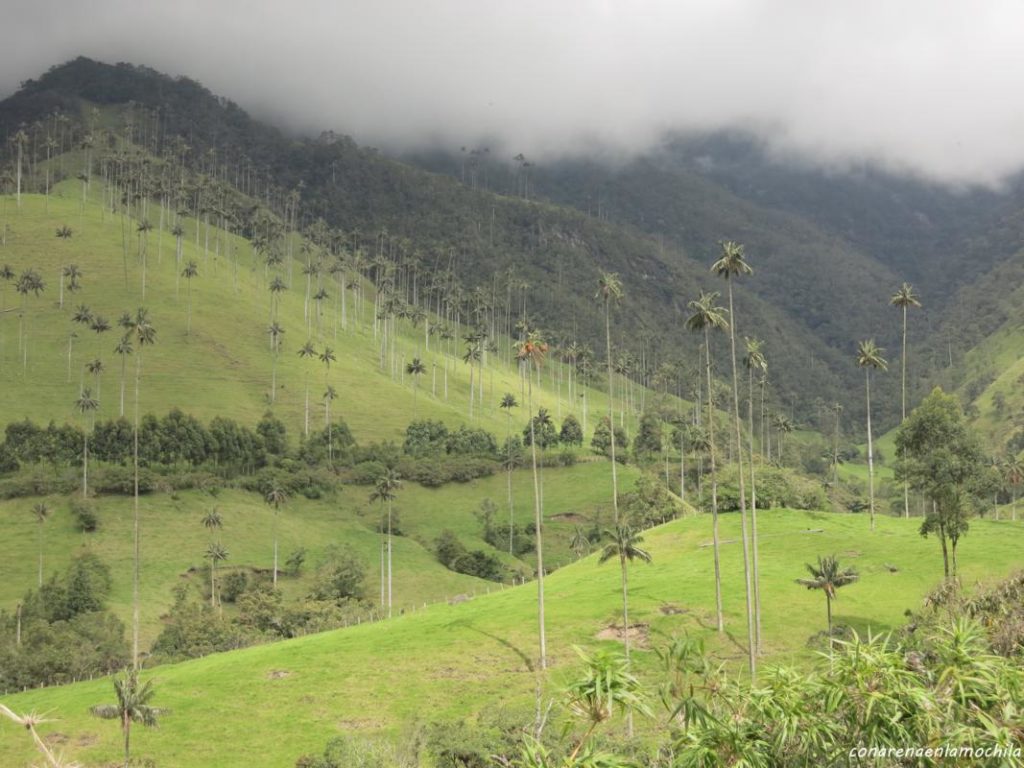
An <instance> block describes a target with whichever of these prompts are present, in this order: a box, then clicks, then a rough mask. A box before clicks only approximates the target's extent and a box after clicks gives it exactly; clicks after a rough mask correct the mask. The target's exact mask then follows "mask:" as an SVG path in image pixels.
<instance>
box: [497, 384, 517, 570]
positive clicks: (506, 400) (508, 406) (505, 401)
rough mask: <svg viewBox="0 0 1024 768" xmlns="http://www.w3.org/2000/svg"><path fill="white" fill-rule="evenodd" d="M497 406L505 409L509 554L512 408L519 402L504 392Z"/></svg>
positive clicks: (512, 520)
mask: <svg viewBox="0 0 1024 768" xmlns="http://www.w3.org/2000/svg"><path fill="white" fill-rule="evenodd" d="M499 407H500V408H501V409H502V410H503V411H505V416H506V429H505V447H506V448H507V449H508V456H507V457H506V460H505V476H506V480H507V481H508V553H509V554H510V555H511V554H513V551H512V547H513V538H514V533H513V531H514V529H515V507H514V506H513V504H512V409H513V408H518V407H519V403H518V402H516V396H515V395H513V394H512V393H511V392H506V393H505V395H504V396H503V397H502V398H501V404H500V406H499Z"/></svg>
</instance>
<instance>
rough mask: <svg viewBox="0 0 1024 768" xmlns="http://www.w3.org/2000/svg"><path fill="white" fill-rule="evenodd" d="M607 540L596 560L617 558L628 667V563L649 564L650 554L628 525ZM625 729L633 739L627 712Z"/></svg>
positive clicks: (629, 712) (623, 640) (623, 639)
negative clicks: (637, 561) (620, 574)
mask: <svg viewBox="0 0 1024 768" xmlns="http://www.w3.org/2000/svg"><path fill="white" fill-rule="evenodd" d="M605 536H606V537H607V538H608V539H609V541H608V543H607V544H605V546H604V549H602V550H601V556H600V557H599V558H598V560H597V564H598V565H602V564H603V563H606V562H608V561H609V560H611V559H612V558H613V557H614V558H618V560H619V568H620V570H621V572H622V642H623V644H624V646H625V649H626V666H627V668H628V666H629V563H632V562H633V561H634V560H640V561H642V562H645V563H649V562H651V553H650V552H648V551H647V550H646V549H643V548H641V547H640V545H641V544H643V542H644V539H643V536H641V535H640V534H639V533H638V532H637V531H634V530H633V529H632V528H631V527H630V526H629V525H617V526H615V528H613V529H612V530H610V531H605ZM627 728H628V733H629V738H633V713H632V711H628V712H627Z"/></svg>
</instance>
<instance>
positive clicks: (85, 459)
mask: <svg viewBox="0 0 1024 768" xmlns="http://www.w3.org/2000/svg"><path fill="white" fill-rule="evenodd" d="M82 498H83V499H88V498H89V433H88V432H86V433H85V450H84V451H82Z"/></svg>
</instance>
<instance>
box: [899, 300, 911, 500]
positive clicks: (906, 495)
mask: <svg viewBox="0 0 1024 768" xmlns="http://www.w3.org/2000/svg"><path fill="white" fill-rule="evenodd" d="M900 394H901V397H900V424H902V423H903V422H905V421H906V420H907V305H906V304H904V305H903V353H902V354H901V355H900ZM903 517H905V518H909V517H910V484H909V483H908V482H907V480H906V479H904V480H903Z"/></svg>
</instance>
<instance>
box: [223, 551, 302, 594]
mask: <svg viewBox="0 0 1024 768" xmlns="http://www.w3.org/2000/svg"><path fill="white" fill-rule="evenodd" d="M290 559H291V558H289V560H290ZM248 588H249V574H248V573H246V572H245V571H228V572H227V573H225V574H224V575H223V576H221V577H220V579H219V583H218V584H217V591H218V592H219V593H220V599H221V600H222V601H223V602H225V603H234V602H236V601H237V600H238V597H239V596H240V595H241V594H242V593H243V592H245V590H247V589H248Z"/></svg>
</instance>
